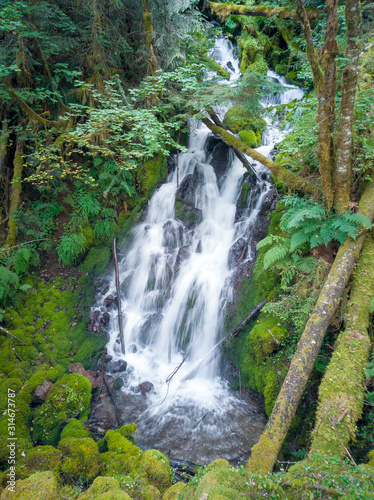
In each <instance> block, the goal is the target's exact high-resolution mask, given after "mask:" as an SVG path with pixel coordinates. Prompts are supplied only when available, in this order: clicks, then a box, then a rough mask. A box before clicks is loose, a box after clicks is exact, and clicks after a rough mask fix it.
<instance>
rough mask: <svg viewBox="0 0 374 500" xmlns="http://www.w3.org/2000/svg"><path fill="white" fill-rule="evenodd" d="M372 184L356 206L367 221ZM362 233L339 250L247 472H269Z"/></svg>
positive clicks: (372, 208)
mask: <svg viewBox="0 0 374 500" xmlns="http://www.w3.org/2000/svg"><path fill="white" fill-rule="evenodd" d="M373 199H374V182H370V183H368V185H367V187H366V189H365V191H364V193H363V195H362V197H361V200H360V203H359V212H360V213H361V214H363V215H365V216H366V217H368V218H369V219H370V220H371V221H372V220H373V217H374V203H373ZM365 237H366V232H363V233H362V234H361V235H360V236H358V237H357V239H356V240H353V239H352V238H348V239H347V240H346V241H345V242H344V243H343V244H342V245H341V247H340V248H339V250H338V253H337V255H336V257H335V260H334V263H333V265H332V267H331V269H330V272H329V274H328V276H327V278H326V281H325V283H324V285H323V287H322V290H321V292H320V295H319V297H318V300H317V303H316V305H315V308H314V311H313V313H312V314H311V316H310V317H309V320H308V322H307V324H306V326H305V329H304V332H303V334H302V336H301V339H300V341H299V343H298V346H297V350H296V353H295V356H294V358H293V360H292V362H291V365H290V368H289V370H288V373H287V376H286V378H285V379H284V382H283V385H282V388H281V390H280V393H279V394H278V398H277V400H276V402H275V405H274V408H273V411H272V413H271V415H270V418H269V421H268V423H267V425H266V428H265V430H264V432H263V433H262V435H261V437H260V440H259V442H258V443H257V444H256V445H255V446H254V447H253V448H252V451H251V453H252V454H251V457H250V459H249V460H248V462H247V466H246V468H247V472H248V473H253V472H259V473H262V474H266V473H269V472H271V471H272V469H273V466H274V463H275V461H276V460H277V456H278V453H279V451H280V449H281V446H282V444H283V441H284V439H285V437H286V434H287V432H288V429H289V427H290V424H291V422H292V420H293V418H294V416H295V413H296V409H297V405H298V403H299V401H300V398H301V396H302V394H303V391H304V388H305V385H306V383H307V381H308V378H309V375H310V373H311V371H312V369H313V366H314V363H315V361H316V358H317V355H318V352H319V350H320V348H321V345H322V341H323V339H324V336H325V333H326V330H327V328H328V326H329V324H330V322H331V320H332V319H333V317H334V315H335V312H336V310H337V307H338V304H339V302H340V298H341V296H342V295H343V293H344V290H345V288H346V286H347V284H348V280H349V278H350V276H351V274H352V271H353V269H354V267H355V265H356V262H357V259H358V257H359V255H360V253H361V250H362V247H363V244H364V241H365Z"/></svg>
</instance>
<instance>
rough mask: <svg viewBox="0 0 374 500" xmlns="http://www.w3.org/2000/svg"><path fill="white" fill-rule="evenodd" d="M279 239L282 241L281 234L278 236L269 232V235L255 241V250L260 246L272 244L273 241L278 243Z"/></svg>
mask: <svg viewBox="0 0 374 500" xmlns="http://www.w3.org/2000/svg"><path fill="white" fill-rule="evenodd" d="M281 241H284V237H283V236H278V235H276V234H270V235H269V236H266V238H264V239H263V240H261V241H259V242H258V243H257V246H256V248H257V250H259V249H260V248H264V247H267V246H269V245H272V244H273V243H279V242H281Z"/></svg>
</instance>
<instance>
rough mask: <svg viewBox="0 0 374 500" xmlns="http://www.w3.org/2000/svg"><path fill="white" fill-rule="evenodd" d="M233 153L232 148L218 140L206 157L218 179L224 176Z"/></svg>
mask: <svg viewBox="0 0 374 500" xmlns="http://www.w3.org/2000/svg"><path fill="white" fill-rule="evenodd" d="M233 156H234V153H233V151H232V149H231V148H230V147H229V146H227V144H225V143H224V142H223V141H222V140H219V141H218V142H217V143H216V144H215V146H214V148H213V150H212V153H211V157H210V158H209V159H208V161H209V163H210V164H211V165H212V167H213V168H214V171H215V173H216V175H217V178H218V181H220V180H221V178H222V177H223V176H224V174H225V173H226V172H227V165H230V164H231V161H232V159H233Z"/></svg>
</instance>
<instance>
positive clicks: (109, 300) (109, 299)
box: [104, 294, 114, 307]
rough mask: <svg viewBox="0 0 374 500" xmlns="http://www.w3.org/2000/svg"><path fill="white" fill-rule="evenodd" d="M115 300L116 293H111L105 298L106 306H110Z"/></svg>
mask: <svg viewBox="0 0 374 500" xmlns="http://www.w3.org/2000/svg"><path fill="white" fill-rule="evenodd" d="M113 302H114V295H112V294H110V295H108V296H107V297H105V299H104V305H105V307H110V306H111V305H112V304H113Z"/></svg>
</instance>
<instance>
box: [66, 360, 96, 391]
mask: <svg viewBox="0 0 374 500" xmlns="http://www.w3.org/2000/svg"><path fill="white" fill-rule="evenodd" d="M66 371H67V373H79V375H83V377H85V378H86V379H87V380H88V381H89V382H90V384H91V388H92V389H96V388H97V387H99V382H98V380H97V372H95V371H93V370H89V371H87V370H85V368H84V366H83V365H82V363H70V364H69V365H68V366H67V368H66Z"/></svg>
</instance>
